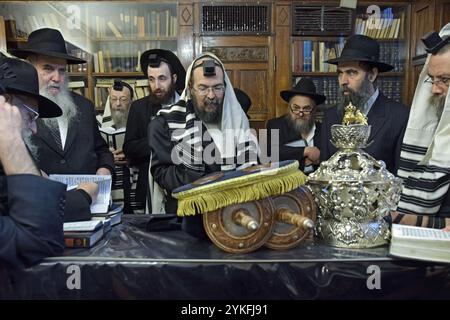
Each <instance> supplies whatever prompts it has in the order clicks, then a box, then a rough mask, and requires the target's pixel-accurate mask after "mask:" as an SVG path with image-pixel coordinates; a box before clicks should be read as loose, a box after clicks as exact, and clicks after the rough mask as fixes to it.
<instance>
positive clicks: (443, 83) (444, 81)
mask: <svg viewBox="0 0 450 320" xmlns="http://www.w3.org/2000/svg"><path fill="white" fill-rule="evenodd" d="M449 81H450V78H446V77H442V78H440V79H433V78H432V77H428V78H426V79H425V81H424V82H427V83H431V84H435V85H437V86H447V87H448V86H449V85H450V84H449Z"/></svg>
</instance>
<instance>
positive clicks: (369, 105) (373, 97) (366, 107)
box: [362, 88, 380, 116]
mask: <svg viewBox="0 0 450 320" xmlns="http://www.w3.org/2000/svg"><path fill="white" fill-rule="evenodd" d="M379 94H380V90H378V88H376V90H375V92H374V93H373V94H372V95H371V96H370V98H369V100H367V102H366V103H365V104H364V107H363V110H362V111H363V113H364V115H366V116H367V115H368V114H369V111H370V109H372V106H373V104H374V103H375V100H377V98H378V95H379Z"/></svg>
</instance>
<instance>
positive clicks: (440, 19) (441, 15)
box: [435, 0, 450, 31]
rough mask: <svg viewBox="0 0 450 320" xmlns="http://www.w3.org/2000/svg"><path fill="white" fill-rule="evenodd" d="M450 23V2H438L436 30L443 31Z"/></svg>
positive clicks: (439, 0) (447, 0)
mask: <svg viewBox="0 0 450 320" xmlns="http://www.w3.org/2000/svg"><path fill="white" fill-rule="evenodd" d="M449 22H450V1H449V0H437V2H436V19H435V30H436V31H438V30H441V29H442V27H444V26H445V25H446V24H447V23H449Z"/></svg>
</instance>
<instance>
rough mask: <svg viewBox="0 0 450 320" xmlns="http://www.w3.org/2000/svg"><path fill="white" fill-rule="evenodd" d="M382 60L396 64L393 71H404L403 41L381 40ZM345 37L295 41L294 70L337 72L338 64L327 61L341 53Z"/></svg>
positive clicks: (293, 53)
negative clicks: (336, 40)
mask: <svg viewBox="0 0 450 320" xmlns="http://www.w3.org/2000/svg"><path fill="white" fill-rule="evenodd" d="M379 45H380V61H383V62H386V63H390V64H391V65H393V66H394V70H393V71H397V72H401V71H404V65H405V58H404V56H402V52H403V49H402V46H403V45H404V44H403V43H401V42H395V41H392V42H380V43H379ZM343 47H344V39H343V38H340V40H339V42H332V41H311V40H303V41H294V43H293V52H292V60H293V61H292V65H293V69H294V72H335V71H336V66H335V65H332V64H329V63H325V61H326V60H330V59H334V58H336V57H339V56H340V55H341V52H342V49H343Z"/></svg>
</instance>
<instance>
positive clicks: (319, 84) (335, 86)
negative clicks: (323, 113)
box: [294, 76, 403, 105]
mask: <svg viewBox="0 0 450 320" xmlns="http://www.w3.org/2000/svg"><path fill="white" fill-rule="evenodd" d="M300 79H301V77H296V78H294V84H296V83H297V82H298V81H300ZM310 79H311V80H312V81H313V82H314V85H315V86H316V89H317V92H319V93H320V94H323V95H324V96H325V97H327V100H326V101H325V104H326V105H334V104H337V103H338V102H339V100H340V93H339V82H338V80H337V77H334V76H324V77H311V78H310ZM402 86H403V81H402V79H400V78H398V77H380V78H378V80H377V87H378V88H379V89H380V91H381V92H382V93H383V94H384V95H385V96H386V97H388V98H391V99H393V100H395V101H398V102H401V101H402Z"/></svg>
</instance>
